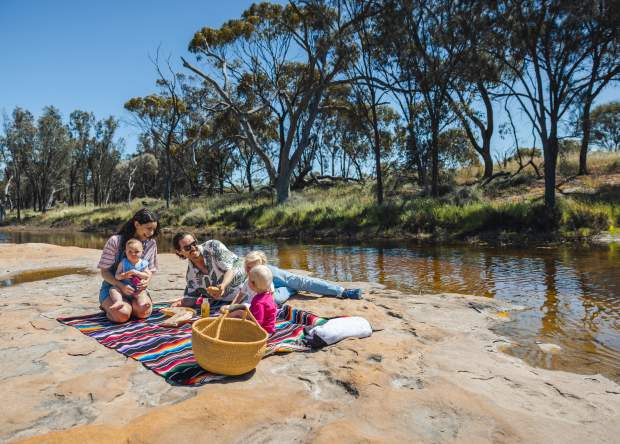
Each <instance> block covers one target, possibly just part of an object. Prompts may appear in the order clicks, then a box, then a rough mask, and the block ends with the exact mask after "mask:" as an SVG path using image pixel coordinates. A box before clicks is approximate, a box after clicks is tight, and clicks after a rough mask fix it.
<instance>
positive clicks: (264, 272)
mask: <svg viewBox="0 0 620 444" xmlns="http://www.w3.org/2000/svg"><path fill="white" fill-rule="evenodd" d="M248 279H249V280H250V282H251V283H252V286H253V287H254V289H255V290H256V291H257V292H259V293H262V292H264V291H268V290H270V289H271V282H272V281H273V274H271V270H270V269H269V267H267V266H265V265H257V266H256V267H254V268H252V269H251V270H250V274H249V275H248Z"/></svg>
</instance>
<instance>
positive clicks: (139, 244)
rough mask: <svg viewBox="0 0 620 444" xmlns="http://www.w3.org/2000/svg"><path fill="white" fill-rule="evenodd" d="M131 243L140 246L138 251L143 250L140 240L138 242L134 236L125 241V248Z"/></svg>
mask: <svg viewBox="0 0 620 444" xmlns="http://www.w3.org/2000/svg"><path fill="white" fill-rule="evenodd" d="M131 245H135V246H136V247H140V251H142V250H143V248H142V242H140V241H139V240H138V239H136V238H135V237H132V238H131V239H129V240H128V241H127V242H126V243H125V248H129V247H130V246H131Z"/></svg>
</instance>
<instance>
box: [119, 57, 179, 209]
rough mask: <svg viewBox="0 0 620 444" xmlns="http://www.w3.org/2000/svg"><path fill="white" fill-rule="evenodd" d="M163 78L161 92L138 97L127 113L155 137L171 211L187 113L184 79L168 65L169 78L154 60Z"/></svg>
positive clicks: (158, 84) (158, 80)
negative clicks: (178, 148)
mask: <svg viewBox="0 0 620 444" xmlns="http://www.w3.org/2000/svg"><path fill="white" fill-rule="evenodd" d="M153 64H154V66H155V69H156V70H157V73H158V76H159V78H158V79H157V81H156V84H157V86H158V87H159V89H160V91H159V93H157V94H149V95H148V96H145V97H134V98H131V99H129V100H128V101H127V102H126V103H125V109H126V110H128V111H130V112H132V113H133V115H134V117H135V123H136V125H137V126H138V127H139V128H141V129H142V131H143V132H147V133H149V134H150V135H151V138H152V140H153V141H154V142H155V148H156V149H157V150H158V152H161V153H162V154H163V157H164V162H165V166H166V170H165V171H166V177H165V180H166V184H165V193H164V195H165V198H166V208H170V201H171V198H172V185H173V165H172V163H173V157H174V154H173V151H174V150H175V147H176V145H177V144H178V143H179V134H178V132H179V130H180V127H181V126H180V124H181V121H182V119H183V116H184V114H186V113H187V104H186V103H185V101H184V100H183V96H182V92H183V91H182V86H181V82H182V81H183V76H182V75H179V74H175V73H174V72H173V70H172V68H171V67H170V63H169V62H168V69H169V71H170V75H169V76H166V75H164V73H163V72H162V70H161V68H160V66H159V59H158V57H157V58H155V60H153Z"/></svg>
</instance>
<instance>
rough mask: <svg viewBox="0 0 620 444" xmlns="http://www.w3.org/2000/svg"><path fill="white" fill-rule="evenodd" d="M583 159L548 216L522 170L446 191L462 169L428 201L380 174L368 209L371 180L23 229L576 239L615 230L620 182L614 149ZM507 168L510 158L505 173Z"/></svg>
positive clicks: (159, 205) (35, 220)
mask: <svg viewBox="0 0 620 444" xmlns="http://www.w3.org/2000/svg"><path fill="white" fill-rule="evenodd" d="M539 160H540V159H539ZM577 162H578V157H577V154H571V155H569V156H566V157H564V158H562V159H561V160H560V166H561V168H560V169H561V170H562V171H563V172H564V173H565V174H571V173H573V172H575V171H576V168H577ZM588 162H589V168H590V171H591V172H592V173H593V174H592V175H591V176H583V177H580V178H579V179H578V181H577V183H578V184H580V185H579V186H580V188H579V189H578V191H574V190H573V191H571V192H570V194H567V195H564V196H562V195H559V194H558V205H557V210H556V212H555V213H554V214H547V212H546V210H545V208H544V206H543V205H542V203H541V194H542V188H541V183H540V181H538V182H536V178H535V177H534V175H533V170H531V168H530V169H528V170H525V171H523V172H522V173H521V174H519V175H517V176H515V177H513V178H511V179H509V180H503V179H501V178H500V179H497V180H495V181H494V182H491V184H489V185H487V186H486V187H479V186H461V187H459V186H458V185H448V184H447V183H452V182H455V183H456V184H458V183H463V180H462V179H463V178H470V179H471V178H472V177H474V176H475V175H476V172H475V171H473V170H461V171H459V172H458V173H457V177H456V179H450V180H449V181H448V182H447V183H446V184H443V185H442V189H443V188H445V189H446V190H447V191H448V192H447V193H446V194H444V195H442V196H441V197H439V198H436V199H433V198H430V197H426V196H424V195H422V194H421V193H420V190H419V189H418V188H417V187H415V186H414V185H412V184H410V183H409V182H404V183H400V182H402V180H401V179H398V178H390V177H386V180H385V183H386V184H389V183H392V182H390V181H397V182H398V181H399V180H400V182H399V184H398V186H396V185H395V184H392V186H389V187H386V190H387V191H386V198H385V201H384V203H383V204H382V205H377V204H376V203H375V195H374V188H373V185H372V184H370V183H369V184H366V185H360V184H342V185H338V186H334V187H332V188H328V189H324V188H308V189H306V190H304V191H303V192H292V193H291V196H290V199H289V200H288V201H287V202H286V203H285V204H283V205H275V203H274V197H273V196H272V195H271V194H269V193H268V192H267V193H266V192H262V193H253V194H248V193H245V194H233V193H230V194H224V195H218V196H211V197H201V198H182V199H178V200H175V201H173V202H172V205H171V207H170V208H166V206H165V202H164V201H162V200H158V199H144V198H139V199H135V200H133V201H132V202H131V203H130V204H127V203H118V204H112V205H106V206H102V207H95V206H93V205H83V206H75V207H68V206H62V205H61V206H57V207H55V208H54V209H52V210H50V211H48V212H47V213H44V214H41V213H38V212H34V211H32V210H24V211H22V216H23V222H22V223H24V224H26V225H32V226H42V227H53V228H54V227H56V228H64V229H81V230H92V231H97V230H98V231H105V232H110V231H112V230H115V229H117V228H118V227H120V225H121V224H122V223H123V222H124V221H126V220H128V219H129V218H130V217H131V216H132V215H133V214H134V213H135V212H136V211H137V210H138V209H140V208H141V207H143V206H146V207H148V208H150V209H151V210H153V211H154V212H155V213H156V214H158V215H159V217H160V222H161V226H162V227H164V228H171V229H178V228H180V227H186V228H188V229H191V230H196V231H208V230H218V231H221V232H231V233H233V234H239V233H240V232H244V233H247V234H250V235H261V234H265V235H267V236H274V235H275V236H280V237H296V236H299V235H300V234H301V235H303V234H305V235H312V234H318V235H321V236H324V237H334V238H336V237H340V236H345V237H348V236H352V235H353V236H357V235H359V236H360V237H366V238H372V237H373V236H377V235H381V236H385V237H393V238H401V237H411V236H414V237H415V236H418V237H424V238H426V237H429V236H430V237H435V238H442V239H444V238H457V239H458V238H460V239H463V238H467V237H470V236H477V235H481V234H486V233H491V234H492V233H495V234H496V235H497V233H507V234H510V233H519V234H525V235H530V234H534V235H535V234H536V233H539V232H547V233H551V232H554V233H557V234H559V235H560V236H564V237H567V238H574V237H583V236H588V235H591V234H595V233H598V232H600V231H605V230H607V231H610V232H612V233H618V232H620V185H617V184H615V182H614V181H613V180H612V181H608V183H607V184H605V181H604V178H603V176H600V175H601V174H610V173H618V172H620V153H605V152H594V153H590V155H589V158H588ZM515 169H516V165H515V164H514V162H512V163H510V164H508V165H507V168H506V170H507V171H512V170H515ZM498 170H499V169H498ZM459 175H460V177H461V179H459ZM558 180H560V178H558ZM465 182H467V181H465ZM534 182H536V184H535V183H534ZM469 183H472V182H471V181H470V182H469ZM536 189H538V191H532V190H536ZM15 218H16V214H15V212H9V213H8V215H7V222H8V223H9V224H16V223H17V221H16V220H15Z"/></svg>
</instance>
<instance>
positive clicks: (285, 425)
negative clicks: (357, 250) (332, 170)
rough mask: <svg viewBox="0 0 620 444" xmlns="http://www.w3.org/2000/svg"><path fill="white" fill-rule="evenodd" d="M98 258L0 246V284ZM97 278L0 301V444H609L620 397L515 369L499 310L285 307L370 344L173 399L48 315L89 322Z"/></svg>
mask: <svg viewBox="0 0 620 444" xmlns="http://www.w3.org/2000/svg"><path fill="white" fill-rule="evenodd" d="M98 257H99V251H96V250H88V249H81V248H70V247H58V246H51V245H44V244H24V245H11V244H7V245H0V278H4V277H5V276H7V275H10V274H13V273H16V272H19V271H23V270H26V269H28V270H31V269H39V268H48V267H88V268H92V269H93V271H94V273H95V270H94V267H95V265H96V262H97V260H98ZM160 263H161V272H160V273H158V274H157V275H156V277H155V278H154V281H153V283H152V285H151V288H152V290H153V292H152V294H153V295H154V299H155V300H156V301H164V300H170V299H174V298H176V297H177V296H178V295H179V294H180V293H181V292H182V290H183V287H184V279H183V277H184V271H185V263H184V262H183V261H181V260H179V259H178V258H177V257H176V256H174V255H171V254H163V255H161V256H160ZM99 285H100V279H99V277H98V275H97V274H93V275H92V276H88V275H68V276H63V277H57V278H54V279H50V280H43V281H36V282H29V283H23V284H20V285H15V286H11V287H4V288H2V287H0V307H1V311H0V321H1V322H0V390H1V392H2V393H3V394H4V399H3V403H2V414H1V415H0V424H1V425H2V427H0V441H2V442H7V441H23V442H48V443H49V442H75V443H85V442H101V443H116V442H118V443H125V442H145V443H147V442H148V443H170V442H185V441H190V442H207V441H209V442H252V443H254V442H330V443H331V442H422V443H424V442H428V443H437V442H498V443H504V442H505V443H512V442H546V443H555V442H557V443H581V442H584V441H586V442H598V443H606V442H609V443H615V442H618V441H617V437H618V436H620V386H618V385H617V384H616V383H614V382H612V381H609V380H607V379H606V378H604V377H601V376H598V375H596V376H592V375H589V376H585V375H577V374H571V373H564V372H557V371H555V372H554V371H547V370H543V369H537V368H533V367H530V366H529V365H527V364H526V363H524V362H523V361H521V360H519V359H517V358H514V357H511V356H508V355H507V354H504V353H502V352H501V349H502V347H506V346H508V345H509V342H508V340H507V339H506V338H501V337H499V336H497V335H496V334H495V333H493V332H491V331H490V330H489V327H490V326H492V325H493V324H494V323H497V322H507V321H508V320H507V318H505V317H504V316H500V315H498V313H500V312H503V311H510V310H511V309H514V307H509V306H507V305H506V304H503V303H498V302H497V301H494V300H490V299H486V298H480V297H475V296H462V295H447V294H443V295H407V294H403V293H400V292H397V291H392V290H387V289H382V288H380V287H378V286H372V285H370V284H359V283H358V284H356V285H361V286H363V287H364V288H365V295H366V296H365V299H364V300H362V301H350V300H337V299H331V298H314V297H310V296H301V297H296V298H293V299H291V300H290V303H291V304H292V305H294V306H298V307H302V308H305V309H308V310H311V311H313V312H315V313H317V314H319V315H323V316H333V315H338V314H350V315H358V316H363V317H365V318H367V319H368V320H369V321H370V323H371V325H372V326H373V328H374V329H375V330H377V331H375V333H374V334H373V336H372V337H370V338H366V339H361V340H353V339H351V340H346V341H343V342H341V343H339V344H336V345H334V346H331V347H327V348H325V349H322V350H320V351H317V352H315V353H292V354H288V355H280V356H272V357H269V358H266V359H264V360H263V361H262V362H261V364H260V365H259V367H258V369H257V371H256V373H255V374H254V375H253V376H252V377H251V378H249V379H247V380H244V381H237V382H234V383H214V384H207V385H205V386H202V387H199V388H183V387H172V386H170V385H168V384H167V383H166V382H165V381H164V380H163V378H161V377H159V376H157V375H155V374H154V373H152V372H150V371H149V370H146V369H145V368H144V367H143V366H142V365H141V364H139V363H137V362H135V361H133V360H131V359H128V358H126V357H125V356H123V355H121V354H119V353H117V352H115V351H113V350H109V349H106V348H104V347H103V346H101V345H99V344H97V343H96V342H95V341H94V340H93V339H91V338H89V337H87V336H85V335H82V334H81V333H79V332H78V331H77V330H76V329H73V328H69V327H67V326H64V325H61V324H59V323H58V322H56V321H55V318H56V317H58V316H68V315H76V314H84V313H89V312H93V311H95V310H97V305H98V304H97V294H98V288H99Z"/></svg>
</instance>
